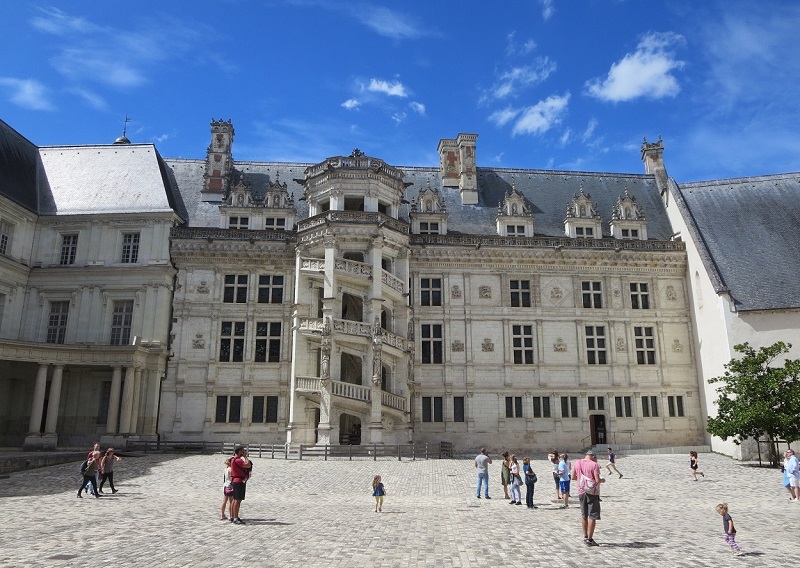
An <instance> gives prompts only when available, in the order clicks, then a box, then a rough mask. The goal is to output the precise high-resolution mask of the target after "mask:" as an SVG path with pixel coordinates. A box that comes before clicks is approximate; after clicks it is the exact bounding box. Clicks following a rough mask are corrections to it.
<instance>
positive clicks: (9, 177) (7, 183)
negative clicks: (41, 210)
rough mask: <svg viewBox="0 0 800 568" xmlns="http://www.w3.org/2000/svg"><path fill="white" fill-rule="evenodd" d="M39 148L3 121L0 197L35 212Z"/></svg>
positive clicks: (0, 122) (1, 124)
mask: <svg viewBox="0 0 800 568" xmlns="http://www.w3.org/2000/svg"><path fill="white" fill-rule="evenodd" d="M37 163H38V151H37V149H36V146H35V145H34V144H33V143H32V142H30V141H29V140H28V139H26V138H25V137H24V136H22V135H21V134H20V133H19V132H17V131H16V130H14V129H13V128H11V127H10V126H9V125H8V124H6V123H5V122H3V121H2V120H0V195H3V196H4V197H7V198H8V199H11V200H12V201H14V202H16V203H18V204H19V205H21V206H22V207H25V208H26V209H29V210H30V211H33V212H35V211H36V208H37V200H36V165H37Z"/></svg>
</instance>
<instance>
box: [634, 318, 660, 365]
mask: <svg viewBox="0 0 800 568" xmlns="http://www.w3.org/2000/svg"><path fill="white" fill-rule="evenodd" d="M633 335H634V339H635V341H636V362H637V363H638V364H639V365H655V364H656V340H655V337H654V336H653V328H652V327H634V328H633Z"/></svg>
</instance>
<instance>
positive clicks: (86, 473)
mask: <svg viewBox="0 0 800 568" xmlns="http://www.w3.org/2000/svg"><path fill="white" fill-rule="evenodd" d="M99 468H100V452H99V451H94V452H92V453H91V455H90V456H89V458H87V460H86V469H85V470H83V481H81V485H80V487H78V498H79V499H80V498H81V491H83V488H84V487H85V486H86V485H88V484H91V486H92V493H93V494H94V497H95V499H97V498H99V497H100V494H99V493H98V492H97V478H96V475H97V470H98V469H99Z"/></svg>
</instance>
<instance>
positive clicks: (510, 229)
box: [496, 185, 533, 237]
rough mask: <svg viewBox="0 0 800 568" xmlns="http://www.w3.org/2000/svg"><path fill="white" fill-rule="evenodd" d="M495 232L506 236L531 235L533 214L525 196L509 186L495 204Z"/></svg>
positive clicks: (514, 187)
mask: <svg viewBox="0 0 800 568" xmlns="http://www.w3.org/2000/svg"><path fill="white" fill-rule="evenodd" d="M496 222H497V234H498V235H505V236H507V237H532V236H533V214H532V213H531V207H530V205H529V204H528V202H527V201H526V200H525V196H524V195H522V193H520V192H519V191H517V188H516V186H513V185H512V186H511V191H510V192H508V193H506V195H505V198H504V199H503V201H502V202H501V203H500V204H498V206H497V219H496Z"/></svg>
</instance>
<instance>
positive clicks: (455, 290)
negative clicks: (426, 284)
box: [450, 284, 461, 300]
mask: <svg viewBox="0 0 800 568" xmlns="http://www.w3.org/2000/svg"><path fill="white" fill-rule="evenodd" d="M450 298H452V299H453V300H460V299H461V287H460V286H459V285H458V284H454V285H453V287H452V288H450Z"/></svg>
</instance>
